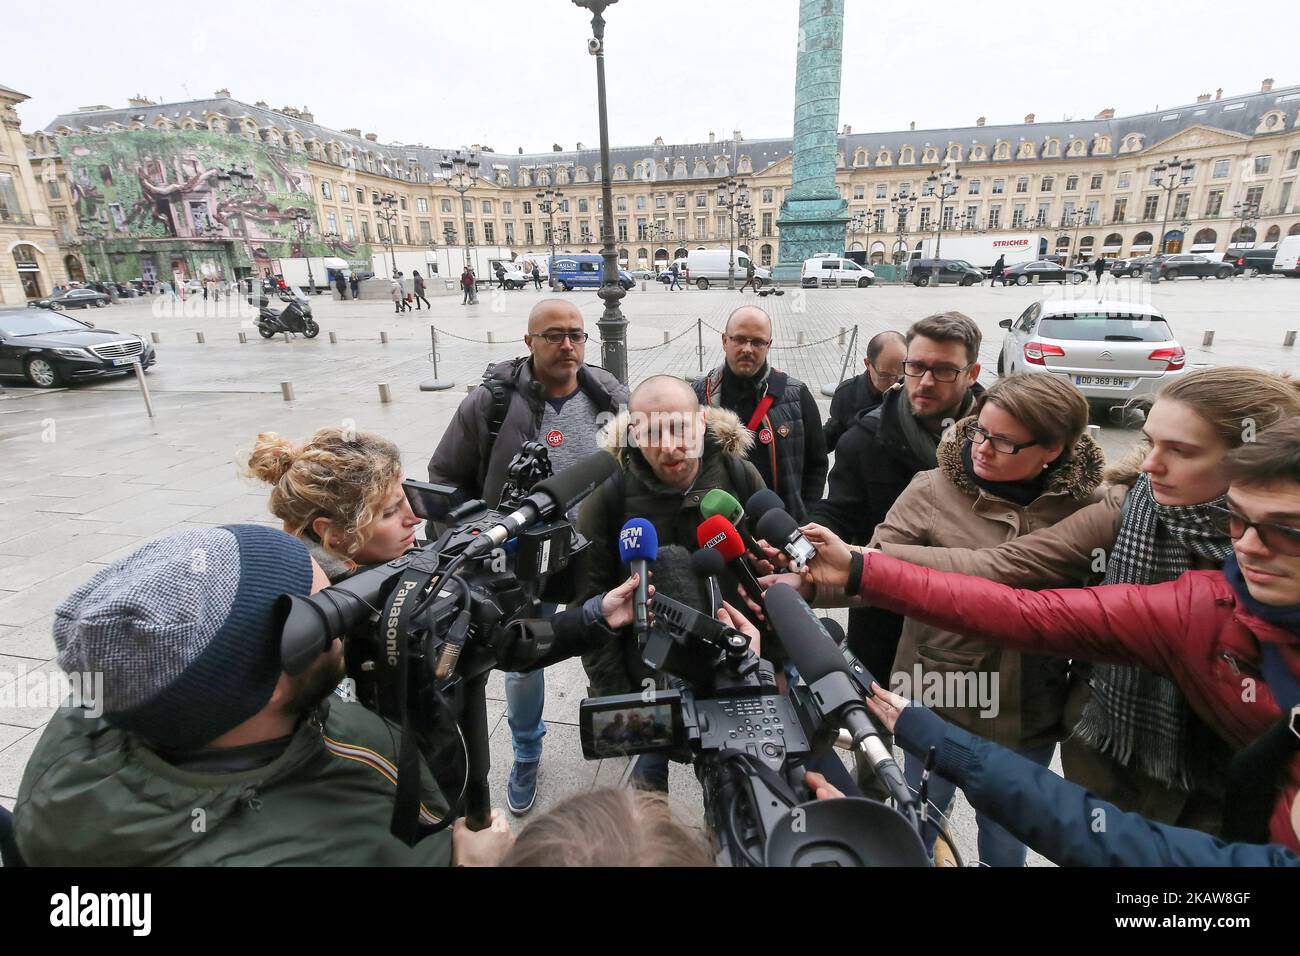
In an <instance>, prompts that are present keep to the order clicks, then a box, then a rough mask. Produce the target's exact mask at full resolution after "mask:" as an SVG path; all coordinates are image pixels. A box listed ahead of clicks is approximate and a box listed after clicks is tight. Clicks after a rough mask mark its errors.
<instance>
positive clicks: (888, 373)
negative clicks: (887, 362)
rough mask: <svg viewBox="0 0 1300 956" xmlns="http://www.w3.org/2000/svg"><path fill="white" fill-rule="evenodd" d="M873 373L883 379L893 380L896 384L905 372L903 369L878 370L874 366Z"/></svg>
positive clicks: (872, 367)
mask: <svg viewBox="0 0 1300 956" xmlns="http://www.w3.org/2000/svg"><path fill="white" fill-rule="evenodd" d="M871 371H873V372H875V373H876V374H877V375H879V376H880V377H881V378H887V379H891V380H892V381H895V382H896V381H898V380H899V379H900V378H902V377H903V370H902V369H901V368H893V367H890V368H876V366H874V365H872V366H871Z"/></svg>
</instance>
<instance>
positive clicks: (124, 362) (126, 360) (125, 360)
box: [113, 358, 135, 365]
mask: <svg viewBox="0 0 1300 956" xmlns="http://www.w3.org/2000/svg"><path fill="white" fill-rule="evenodd" d="M134 361H135V359H134V358H115V359H113V364H114V365H130V364H131V363H132V362H134Z"/></svg>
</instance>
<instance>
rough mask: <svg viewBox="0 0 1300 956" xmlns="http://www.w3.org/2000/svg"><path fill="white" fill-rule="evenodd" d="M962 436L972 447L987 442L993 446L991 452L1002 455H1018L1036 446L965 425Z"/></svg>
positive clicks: (1032, 442)
mask: <svg viewBox="0 0 1300 956" xmlns="http://www.w3.org/2000/svg"><path fill="white" fill-rule="evenodd" d="M962 434H964V435H965V436H966V439H967V441H969V442H970V443H971V444H973V445H982V444H984V443H985V442H988V443H989V444H990V445H992V446H993V450H994V451H996V452H1001V453H1002V454H1004V455H1018V454H1020V452H1022V451H1023V450H1024V449H1026V448H1030V447H1032V446H1034V445H1037V444H1038V442H1036V441H1022V442H1014V441H1012V440H1011V439H1010V438H1003V437H1002V436H1001V435H990V434H989V433H988V432H987V431H985V430H984V429H983V428H980V427H979V426H978V425H967V426H966V427H965V428H964V429H962Z"/></svg>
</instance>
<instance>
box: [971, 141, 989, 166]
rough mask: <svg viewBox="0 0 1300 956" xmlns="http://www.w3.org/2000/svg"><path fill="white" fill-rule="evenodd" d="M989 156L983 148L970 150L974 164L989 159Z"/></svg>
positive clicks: (973, 147)
mask: <svg viewBox="0 0 1300 956" xmlns="http://www.w3.org/2000/svg"><path fill="white" fill-rule="evenodd" d="M987 155H988V154H987V153H986V152H985V150H984V147H983V146H978V145H977V146H972V147H971V148H970V158H971V161H972V162H979V161H982V160H984V159H985V158H986V157H987Z"/></svg>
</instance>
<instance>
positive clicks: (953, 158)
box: [948, 143, 961, 163]
mask: <svg viewBox="0 0 1300 956" xmlns="http://www.w3.org/2000/svg"><path fill="white" fill-rule="evenodd" d="M948 162H950V163H960V162H961V146H959V145H958V144H957V143H951V144H949V146H948Z"/></svg>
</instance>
